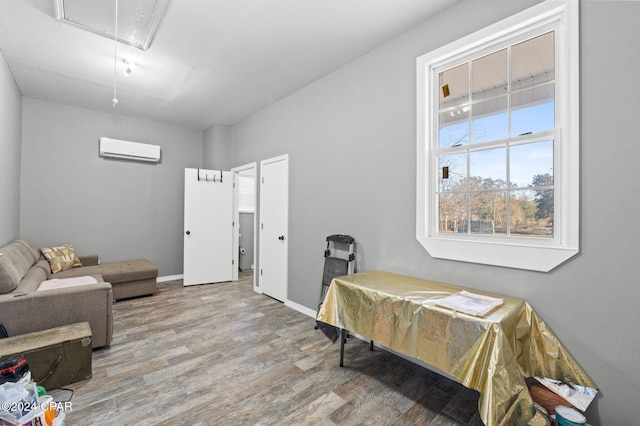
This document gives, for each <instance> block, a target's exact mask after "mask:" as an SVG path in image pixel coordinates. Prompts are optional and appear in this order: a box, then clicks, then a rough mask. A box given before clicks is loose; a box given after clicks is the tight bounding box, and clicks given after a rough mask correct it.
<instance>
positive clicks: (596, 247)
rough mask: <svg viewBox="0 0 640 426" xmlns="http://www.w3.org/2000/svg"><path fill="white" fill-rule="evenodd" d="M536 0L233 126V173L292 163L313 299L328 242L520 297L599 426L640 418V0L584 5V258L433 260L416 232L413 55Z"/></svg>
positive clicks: (394, 52) (298, 295)
mask: <svg viewBox="0 0 640 426" xmlns="http://www.w3.org/2000/svg"><path fill="white" fill-rule="evenodd" d="M534 3H536V1H534V0H531V1H519V2H513V1H511V0H495V1H492V2H491V7H490V8H489V7H487V2H478V1H476V0H466V1H462V2H460V3H458V4H457V5H456V6H454V7H453V8H451V9H449V10H447V11H445V12H443V13H442V14H441V15H439V16H437V17H434V18H433V19H431V20H429V21H426V22H424V23H423V24H422V25H420V26H418V27H416V28H414V29H413V30H411V31H409V32H407V33H404V34H403V35H401V36H399V37H397V38H396V39H394V40H391V41H390V42H388V43H386V44H384V45H382V46H380V47H378V48H376V49H374V50H372V51H370V52H369V53H367V54H366V55H364V56H362V57H360V58H359V59H357V60H355V61H353V62H351V63H349V64H347V65H346V66H344V67H342V68H340V69H339V70H337V71H335V72H333V73H331V74H329V75H327V76H326V77H324V78H322V79H321V80H319V81H317V82H315V83H313V84H311V85H309V86H307V87H305V88H303V89H302V90H300V91H298V92H296V93H294V94H293V95H291V96H289V97H287V98H285V99H283V100H281V101H280V102H278V103H276V104H274V105H272V106H270V107H268V108H266V109H264V110H262V111H260V112H259V113H257V114H255V115H254V116H252V117H249V118H248V119H246V120H244V121H243V122H241V123H239V124H237V125H236V126H234V128H233V134H232V140H233V143H232V158H233V162H234V164H236V165H239V164H245V163H249V162H251V161H258V160H261V159H265V158H269V157H272V156H275V155H280V154H283V153H289V155H290V210H289V215H290V216H289V220H290V222H289V244H290V245H289V253H290V255H289V289H288V297H289V299H290V300H292V301H293V302H296V303H299V304H302V305H304V306H306V307H308V308H310V309H314V308H315V306H316V305H317V299H316V298H317V296H316V295H317V294H318V293H319V289H320V279H321V273H322V268H323V256H322V253H323V250H324V246H325V242H324V239H325V237H326V236H327V235H330V234H333V233H346V234H351V235H353V236H354V237H355V238H356V240H357V243H358V246H357V261H358V264H357V268H358V269H359V270H369V269H383V270H388V271H393V272H398V273H403V274H408V275H413V276H418V277H424V278H428V279H433V280H437V281H443V282H448V283H453V284H458V285H462V286H466V287H470V288H476V289H480V290H489V291H493V292H497V293H502V294H506V295H510V296H516V297H521V298H524V299H526V300H528V301H529V302H530V304H531V305H532V306H533V307H534V309H535V310H536V311H537V312H538V313H539V314H540V315H541V316H542V317H543V318H544V319H545V320H546V322H547V324H548V325H549V326H550V327H551V329H552V330H553V331H554V332H555V333H556V334H557V335H558V336H559V338H560V339H561V341H562V342H563V343H564V344H565V345H566V346H567V348H568V349H569V351H570V352H571V353H572V354H573V355H574V357H575V358H576V359H577V360H578V362H579V363H580V364H581V365H582V367H583V368H585V370H586V371H587V372H588V373H589V375H590V376H591V377H592V379H593V380H594V381H595V382H596V383H597V384H598V385H599V387H600V388H601V393H600V395H599V397H598V399H597V400H596V402H595V403H594V404H592V406H591V407H590V409H589V410H588V412H587V418H588V421H589V423H591V424H594V425H599V424H607V425H613V424H616V425H631V424H636V423H637V419H638V416H637V406H636V405H637V403H636V401H637V398H638V396H637V392H636V390H637V389H640V363H638V361H637V356H638V355H637V354H638V353H640V333H638V331H637V327H636V325H635V322H636V321H635V317H636V311H637V301H638V300H639V299H640V285H638V284H639V282H638V281H639V279H638V277H639V276H640V262H639V261H638V249H637V244H638V241H637V239H638V238H637V236H638V231H637V229H636V227H635V224H636V223H637V215H638V211H639V210H640V199H639V198H638V197H637V194H639V193H640V180H639V179H638V178H637V173H636V168H637V167H636V166H637V165H636V162H637V160H638V159H639V158H640V144H639V143H638V136H637V125H636V121H637V117H636V116H637V114H638V111H639V108H638V105H637V95H638V93H640V83H639V79H638V78H637V75H636V74H637V69H638V67H639V66H640V56H639V55H638V51H637V47H636V46H635V45H634V44H633V43H632V44H629V43H630V42H631V41H632V40H633V41H635V40H637V38H638V32H637V18H638V16H640V2H614V1H606V2H600V1H587V2H582V9H581V37H582V38H581V102H582V107H581V108H582V109H581V134H582V138H581V165H582V169H581V178H582V182H581V194H580V195H581V253H580V255H579V256H577V257H574V258H573V259H572V260H570V261H569V262H568V263H566V264H564V265H562V266H560V267H559V268H557V269H556V270H554V271H552V272H550V273H538V272H529V271H521V270H514V269H506V268H499V267H492V266H483V265H475V264H467V263H461V262H454V261H445V260H437V259H433V258H431V257H430V256H429V255H428V254H427V252H426V251H425V250H424V249H423V248H422V247H421V246H420V245H419V243H418V242H417V241H416V238H415V207H416V205H415V191H416V184H415V180H416V179H415V172H416V159H415V151H416V119H415V115H416V108H415V103H416V95H415V89H416V83H415V81H416V75H415V60H416V57H418V56H420V55H422V54H424V53H426V52H429V51H430V50H432V49H435V48H437V47H440V46H442V45H444V44H446V43H448V42H451V41H453V40H455V39H457V38H459V37H461V36H464V35H467V34H469V33H471V32H473V31H475V30H478V29H480V28H482V27H485V26H487V25H489V24H491V23H494V22H496V21H498V20H500V19H502V18H504V17H507V16H510V15H512V14H513V13H516V12H518V11H520V10H523V9H525V8H526V7H528V6H529V5H532V4H534Z"/></svg>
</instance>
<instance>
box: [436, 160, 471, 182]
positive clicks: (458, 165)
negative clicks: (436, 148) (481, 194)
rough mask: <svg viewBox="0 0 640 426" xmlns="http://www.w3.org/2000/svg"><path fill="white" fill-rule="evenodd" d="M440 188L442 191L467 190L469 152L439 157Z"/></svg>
mask: <svg viewBox="0 0 640 426" xmlns="http://www.w3.org/2000/svg"><path fill="white" fill-rule="evenodd" d="M438 169H439V172H438V182H439V184H438V188H439V191H440V192H445V191H461V190H466V189H467V187H466V177H467V154H466V153H461V154H451V155H441V156H439V157H438Z"/></svg>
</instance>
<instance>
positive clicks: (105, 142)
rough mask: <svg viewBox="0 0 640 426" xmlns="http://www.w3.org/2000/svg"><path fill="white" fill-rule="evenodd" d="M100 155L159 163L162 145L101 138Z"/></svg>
mask: <svg viewBox="0 0 640 426" xmlns="http://www.w3.org/2000/svg"><path fill="white" fill-rule="evenodd" d="M100 157H104V158H119V159H121V160H133V161H146V162H150V163H158V162H159V161H160V147H159V146H158V145H150V144H146V143H138V142H129V141H121V140H118V139H110V138H100Z"/></svg>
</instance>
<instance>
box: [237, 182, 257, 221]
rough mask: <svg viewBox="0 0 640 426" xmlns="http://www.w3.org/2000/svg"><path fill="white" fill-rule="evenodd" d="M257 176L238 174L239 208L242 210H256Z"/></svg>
mask: <svg viewBox="0 0 640 426" xmlns="http://www.w3.org/2000/svg"><path fill="white" fill-rule="evenodd" d="M255 180H256V178H255V177H253V176H241V175H240V176H238V189H239V191H238V195H239V199H238V209H239V210H240V211H242V212H255V210H256V184H255Z"/></svg>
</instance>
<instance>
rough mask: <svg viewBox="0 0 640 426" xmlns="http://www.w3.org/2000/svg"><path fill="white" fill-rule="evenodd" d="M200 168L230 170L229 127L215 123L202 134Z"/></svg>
mask: <svg viewBox="0 0 640 426" xmlns="http://www.w3.org/2000/svg"><path fill="white" fill-rule="evenodd" d="M202 160H203V165H202V167H204V168H206V169H212V170H230V169H231V127H229V126H227V125H225V124H219V123H215V124H213V125H212V126H210V127H209V128H207V129H206V130H205V131H204V132H203V144H202Z"/></svg>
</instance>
